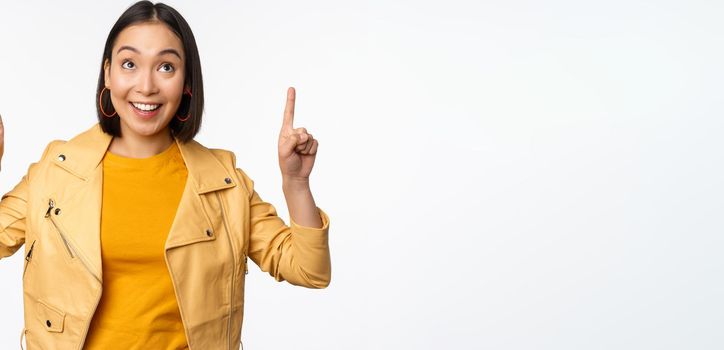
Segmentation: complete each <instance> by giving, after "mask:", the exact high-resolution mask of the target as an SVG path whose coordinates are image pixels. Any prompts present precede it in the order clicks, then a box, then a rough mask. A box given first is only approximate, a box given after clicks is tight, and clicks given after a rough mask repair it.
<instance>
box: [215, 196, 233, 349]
mask: <svg viewBox="0 0 724 350" xmlns="http://www.w3.org/2000/svg"><path fill="white" fill-rule="evenodd" d="M215 193H216V199H217V200H218V201H219V207H220V208H221V221H222V222H223V223H224V229H225V230H226V234H227V235H228V236H229V239H228V240H229V249H231V262H232V263H231V268H232V272H231V300H229V321H228V324H227V326H226V333H228V334H227V336H228V344H229V349H231V317H232V314H233V312H234V284H236V278H235V277H236V259H235V257H234V246H233V244H232V243H231V232H230V231H229V227H228V226H227V225H226V214H225V213H224V204H223V203H222V202H221V195H219V192H218V191H216V192H215Z"/></svg>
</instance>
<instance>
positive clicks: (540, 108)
mask: <svg viewBox="0 0 724 350" xmlns="http://www.w3.org/2000/svg"><path fill="white" fill-rule="evenodd" d="M131 4H132V2H131V1H119V2H115V3H113V4H108V3H104V2H98V1H83V2H76V3H70V2H67V1H60V2H58V1H53V2H51V1H33V2H20V1H13V2H3V3H2V5H0V114H2V116H3V120H4V121H5V128H6V145H5V156H4V158H3V159H2V174H1V175H0V192H2V193H4V192H7V191H9V190H10V189H11V188H12V186H14V185H15V183H17V181H19V180H20V178H21V177H22V175H23V174H24V173H25V171H27V167H28V165H29V164H30V163H31V162H33V161H36V160H37V159H38V158H39V157H40V154H41V153H42V151H43V147H44V146H45V145H46V144H47V143H48V142H49V141H50V140H53V139H66V140H67V139H69V138H71V137H72V136H74V135H76V134H77V133H79V132H81V131H83V130H86V129H87V128H88V127H90V126H91V125H92V124H93V123H95V121H96V117H95V110H94V103H95V101H94V90H95V86H96V82H97V76H98V70H99V67H100V58H101V54H102V49H103V44H104V40H105V38H106V36H107V34H108V31H109V30H110V28H111V26H112V25H113V23H114V22H115V20H116V19H117V18H118V16H119V15H120V14H121V13H122V12H123V10H125V9H126V8H127V7H128V6H130V5H131ZM169 4H171V5H172V6H174V7H176V8H177V9H178V10H179V11H180V12H181V13H182V14H183V15H184V16H185V18H186V19H187V20H188V22H189V23H190V24H191V27H192V28H193V30H194V33H195V35H196V38H197V42H198V45H199V49H200V52H201V60H202V65H203V74H204V83H205V89H206V96H207V100H206V101H207V107H206V110H205V117H204V118H205V119H204V125H203V128H202V131H201V133H200V134H199V135H198V136H197V140H198V141H200V142H201V143H202V144H204V145H206V146H208V147H215V148H225V149H230V150H232V151H234V152H235V153H236V155H237V158H238V165H239V166H240V167H242V168H243V169H244V170H245V171H246V172H247V173H248V174H249V175H250V176H251V177H252V179H254V180H255V182H256V189H257V191H258V192H259V193H260V194H261V196H262V198H264V199H265V200H267V201H270V202H272V203H274V204H275V205H276V207H277V209H278V211H279V213H280V215H282V216H283V217H284V218H285V220H288V214H287V210H286V206H285V202H284V198H283V194H282V191H281V178H280V174H279V170H278V165H277V159H276V141H277V140H276V137H277V133H278V129H279V127H280V126H281V121H282V111H283V108H284V99H285V92H286V87H287V86H295V87H296V88H297V108H296V112H297V113H296V118H295V126H305V127H306V128H307V129H308V130H309V131H310V132H311V133H312V134H313V135H314V136H315V137H316V138H318V139H319V140H320V149H319V155H318V157H317V163H316V165H315V169H314V171H313V174H312V189H313V191H314V195H315V199H316V201H317V204H318V205H319V206H320V207H321V208H323V209H325V210H326V211H327V212H328V213H329V215H330V217H331V231H330V244H331V253H332V270H333V277H332V283H331V285H330V286H329V287H328V288H327V289H324V290H309V289H304V288H300V287H293V286H291V285H288V284H286V283H277V282H275V281H274V280H273V279H272V278H271V277H270V276H268V275H266V274H264V273H262V272H261V271H260V270H259V269H258V268H257V267H255V266H253V267H251V268H250V271H249V275H248V281H247V284H246V312H245V319H244V328H243V331H242V335H243V339H244V345H245V348H246V349H247V350H248V349H257V350H260V349H315V350H317V349H551V350H554V349H555V350H562V349H571V350H574V349H575V350H580V349H722V348H724V332H723V331H722V329H723V327H724V301H722V295H723V294H724V278H723V277H724V275H723V273H724V257H723V256H722V249H723V248H724V219H723V218H724V215H722V213H723V212H724V186H722V180H723V179H724V166H723V164H724V163H723V161H724V156H723V153H722V150H723V149H724V138H723V137H722V134H723V132H724V119H722V112H724V97H723V96H724V83H723V82H724V68H723V65H722V62H724V21H722V17H724V3H722V2H719V1H691V0H690V1H684V0H682V1H631V0H626V1H620V0H612V1H605V2H604V1H563V0H551V1H532V0H531V1H521V0H514V1H502V0H501V1H461V0H450V1H445V2H443V1H438V2H433V1H419V0H418V1H402V0H395V1H392V0H387V1H380V0H376V1H354V2H353V1H331V0H330V1H320V0H310V1H244V2H216V3H214V2H200V1H173V2H169ZM22 259H23V257H22V253H20V254H16V255H14V256H12V257H10V258H7V259H4V260H2V261H1V262H0V281H2V284H1V286H2V287H1V288H0V297H2V300H3V304H2V312H1V313H0V314H1V316H0V347H1V348H3V349H5V348H8V349H11V348H16V347H17V344H18V340H19V336H20V330H21V329H22V324H23V313H22V305H21V304H22V284H21V274H22V272H21V270H22ZM59 288H62V286H59Z"/></svg>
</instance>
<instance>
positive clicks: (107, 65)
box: [103, 59, 111, 89]
mask: <svg viewBox="0 0 724 350" xmlns="http://www.w3.org/2000/svg"><path fill="white" fill-rule="evenodd" d="M103 80H104V81H105V84H106V88H107V89H110V88H111V62H110V61H109V60H108V59H106V60H105V61H104V62H103Z"/></svg>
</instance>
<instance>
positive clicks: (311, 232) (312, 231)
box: [289, 207, 329, 237]
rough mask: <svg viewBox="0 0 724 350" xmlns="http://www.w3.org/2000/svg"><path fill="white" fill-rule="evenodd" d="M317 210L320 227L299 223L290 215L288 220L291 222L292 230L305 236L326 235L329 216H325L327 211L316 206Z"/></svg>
mask: <svg viewBox="0 0 724 350" xmlns="http://www.w3.org/2000/svg"><path fill="white" fill-rule="evenodd" d="M317 210H318V211H319V218H320V219H322V227H321V228H317V227H308V226H302V225H299V224H297V223H296V222H294V220H293V219H292V218H291V217H290V218H289V221H290V222H291V225H290V227H291V228H292V232H294V233H295V234H298V235H301V236H306V237H320V236H326V235H327V233H328V232H329V216H327V213H325V212H324V210H322V209H321V208H319V207H317Z"/></svg>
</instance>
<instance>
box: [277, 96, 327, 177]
mask: <svg viewBox="0 0 724 350" xmlns="http://www.w3.org/2000/svg"><path fill="white" fill-rule="evenodd" d="M295 99H296V91H295V90H294V88H293V87H290V88H289V89H287V105H286V107H285V108H284V121H283V122H282V129H281V131H280V132H279V168H280V169H281V171H282V177H283V178H284V180H285V181H309V174H310V173H311V172H312V167H313V166H314V159H315V158H316V156H317V147H319V142H318V141H317V140H316V139H315V138H314V137H312V134H310V133H308V132H307V129H305V128H294V126H293V123H294V101H295Z"/></svg>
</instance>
